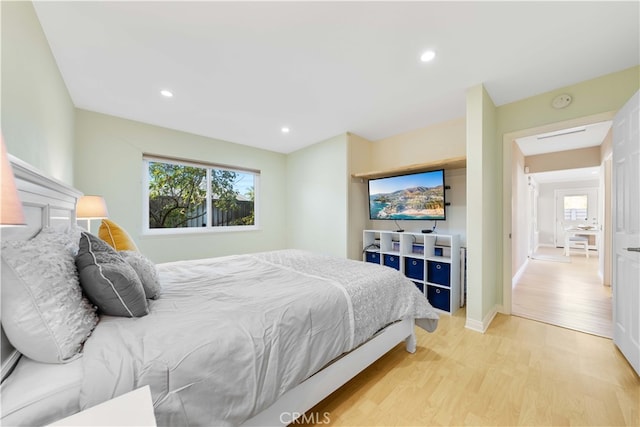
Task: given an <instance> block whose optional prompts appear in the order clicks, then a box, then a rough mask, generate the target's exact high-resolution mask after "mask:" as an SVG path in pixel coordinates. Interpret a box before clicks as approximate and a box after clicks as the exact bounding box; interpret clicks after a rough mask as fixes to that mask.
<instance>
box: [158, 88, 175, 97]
mask: <svg viewBox="0 0 640 427" xmlns="http://www.w3.org/2000/svg"><path fill="white" fill-rule="evenodd" d="M160 95H162V96H164V97H166V98H171V97H172V96H173V92H171V91H170V90H166V89H164V90H161V91H160Z"/></svg>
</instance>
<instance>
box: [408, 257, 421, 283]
mask: <svg viewBox="0 0 640 427" xmlns="http://www.w3.org/2000/svg"><path fill="white" fill-rule="evenodd" d="M404 275H405V276H407V277H409V278H411V279H417V280H424V260H421V259H417V258H405V259H404Z"/></svg>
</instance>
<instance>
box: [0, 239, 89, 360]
mask: <svg viewBox="0 0 640 427" xmlns="http://www.w3.org/2000/svg"><path fill="white" fill-rule="evenodd" d="M69 246H73V244H72V242H71V241H70V240H69V235H68V234H65V235H55V233H53V232H51V231H46V232H44V233H41V234H39V235H38V236H36V237H34V238H33V239H31V240H28V241H21V242H7V243H5V244H3V245H2V327H3V329H4V331H5V333H6V335H7V338H9V341H10V342H11V344H13V346H14V347H15V348H16V349H17V350H18V351H19V352H21V353H22V354H24V355H26V356H27V357H29V358H31V359H33V360H36V361H38V362H45V363H64V362H69V361H71V360H73V359H75V357H76V356H77V354H78V353H79V351H80V350H81V348H82V343H84V341H85V340H86V339H87V337H88V336H89V335H90V334H91V331H92V330H93V328H94V327H95V326H96V323H97V321H98V316H97V315H96V310H95V307H93V306H92V305H91V304H90V303H89V301H87V299H86V298H84V297H83V296H82V290H81V289H80V285H79V283H78V275H77V271H76V266H75V264H74V254H73V253H72V252H71V251H70V249H69Z"/></svg>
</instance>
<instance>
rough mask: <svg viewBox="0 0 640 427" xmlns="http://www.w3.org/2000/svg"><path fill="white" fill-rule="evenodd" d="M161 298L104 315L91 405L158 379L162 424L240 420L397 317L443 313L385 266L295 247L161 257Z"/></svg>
mask: <svg viewBox="0 0 640 427" xmlns="http://www.w3.org/2000/svg"><path fill="white" fill-rule="evenodd" d="M158 269H159V272H160V277H161V282H162V295H161V297H160V299H158V300H155V301H151V302H150V303H151V304H150V314H149V315H147V316H145V317H142V318H138V319H129V318H116V317H107V316H105V317H102V319H101V320H100V323H99V324H98V327H97V328H96V329H95V331H94V332H93V334H92V336H91V337H90V338H89V340H87V342H86V343H85V347H84V356H83V359H84V379H83V386H82V391H81V401H80V404H81V407H82V408H87V407H90V406H93V405H95V404H97V403H100V402H102V401H105V400H108V399H110V398H112V397H115V396H118V395H120V394H123V393H125V392H127V391H130V390H133V389H135V388H137V387H141V386H143V385H146V384H149V385H150V386H151V392H152V397H153V402H154V408H155V414H156V419H157V422H158V425H206V426H214V425H239V424H241V423H242V422H244V421H245V420H247V419H248V418H250V417H252V416H253V415H255V414H256V413H258V412H260V411H261V410H263V409H265V408H267V407H268V406H270V405H271V404H272V403H273V402H274V401H275V400H277V399H278V397H279V396H281V395H282V394H283V393H284V392H286V391H287V390H289V389H291V388H292V387H294V386H296V385H297V384H298V383H300V382H301V381H303V380H304V379H306V378H307V377H309V376H310V375H312V374H313V373H315V372H317V371H318V370H319V369H321V368H322V367H323V366H324V365H325V364H327V363H328V362H329V361H331V360H333V359H334V358H336V357H337V356H339V355H340V354H342V353H344V352H347V351H349V350H351V349H353V348H354V347H356V346H358V345H359V344H361V343H362V342H364V341H365V340H367V339H368V338H369V337H371V336H372V335H373V334H374V333H375V332H376V331H378V330H379V329H380V328H382V327H384V326H386V325H387V324H389V323H390V322H393V321H395V320H398V319H401V318H404V317H415V318H417V320H416V323H417V324H418V325H420V326H422V327H424V328H425V329H427V330H433V329H435V327H436V325H437V319H438V315H437V314H436V312H435V311H434V310H433V308H432V307H431V306H430V305H429V304H428V302H427V301H426V299H425V298H424V296H423V295H422V294H421V293H420V292H419V291H418V290H417V289H416V288H415V286H414V285H413V284H412V283H411V282H410V281H409V280H408V279H406V278H404V276H402V275H401V274H400V273H399V272H397V271H395V270H392V269H390V268H387V267H381V266H375V265H372V264H367V263H363V262H357V261H350V260H345V259H341V258H334V257H326V256H319V255H313V254H311V253H308V252H303V251H296V250H287V251H275V252H267V253H262V254H255V255H239V256H231V257H222V258H212V259H205V260H196V261H181V262H174V263H167V264H160V265H158Z"/></svg>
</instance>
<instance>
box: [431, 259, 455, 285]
mask: <svg viewBox="0 0 640 427" xmlns="http://www.w3.org/2000/svg"><path fill="white" fill-rule="evenodd" d="M450 273H451V265H450V264H449V263H446V262H438V261H428V262H427V282H430V283H437V284H438V285H442V286H450V282H449V277H450V275H451V274H450Z"/></svg>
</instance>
